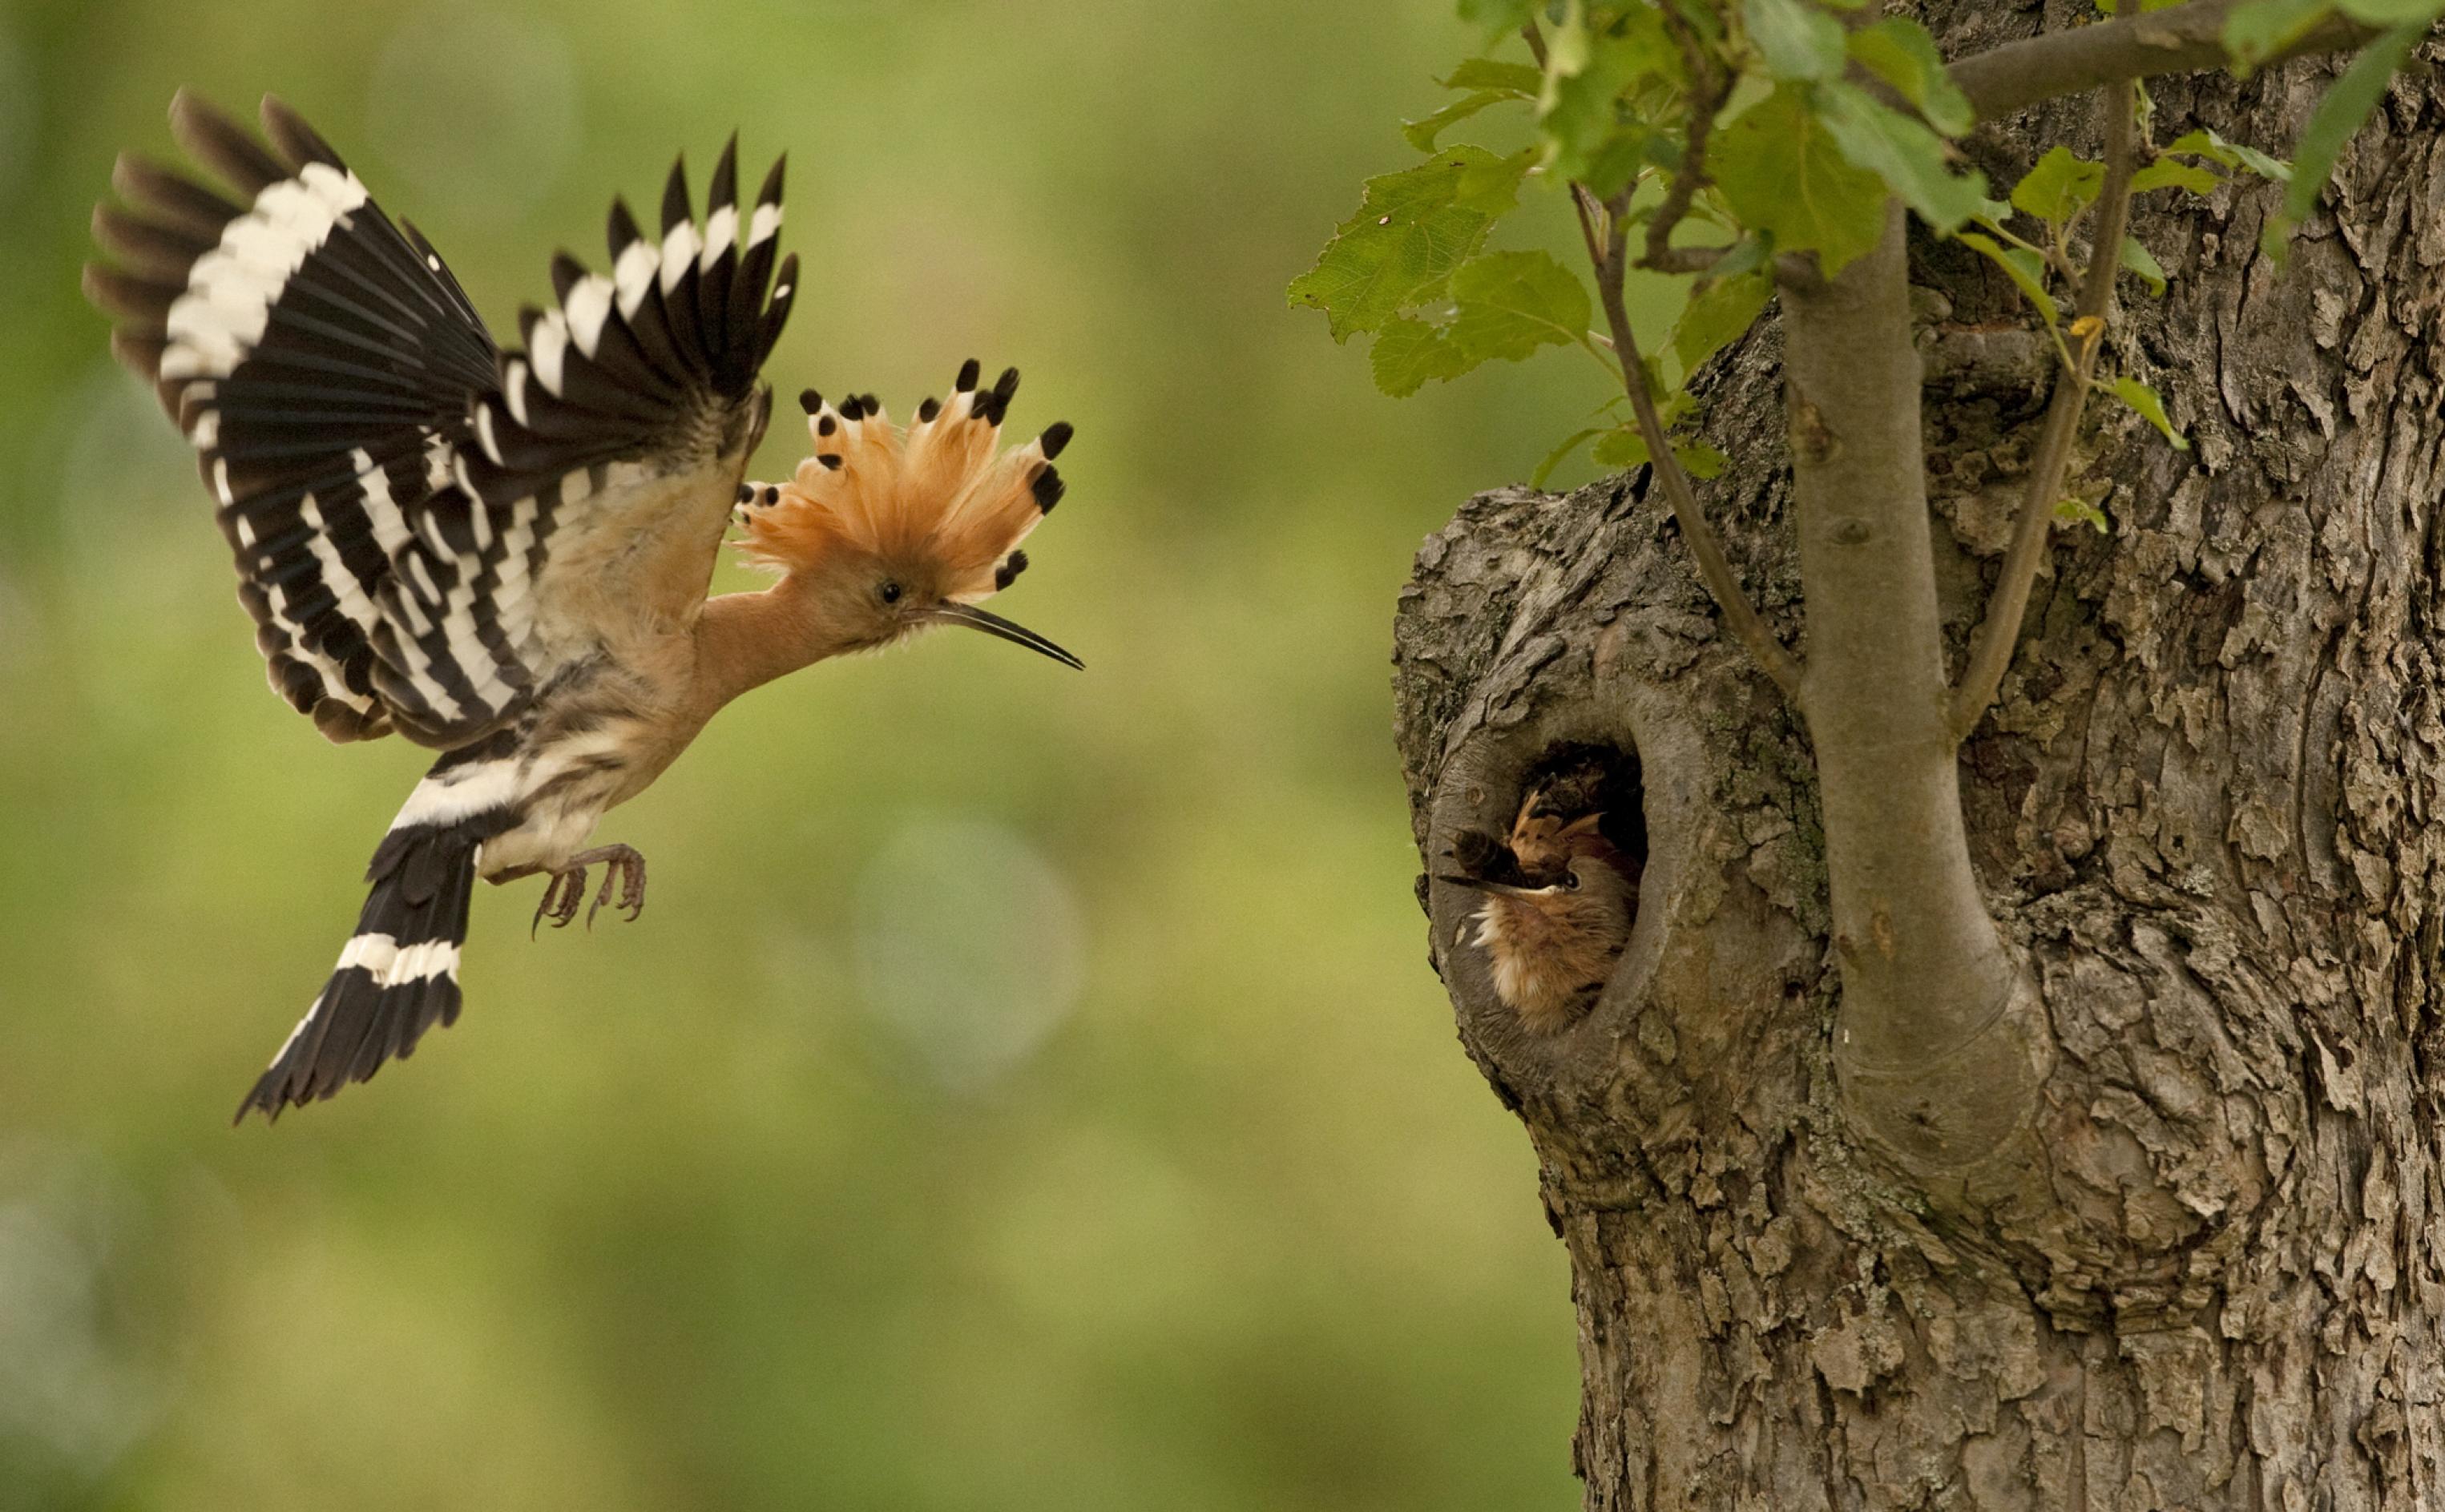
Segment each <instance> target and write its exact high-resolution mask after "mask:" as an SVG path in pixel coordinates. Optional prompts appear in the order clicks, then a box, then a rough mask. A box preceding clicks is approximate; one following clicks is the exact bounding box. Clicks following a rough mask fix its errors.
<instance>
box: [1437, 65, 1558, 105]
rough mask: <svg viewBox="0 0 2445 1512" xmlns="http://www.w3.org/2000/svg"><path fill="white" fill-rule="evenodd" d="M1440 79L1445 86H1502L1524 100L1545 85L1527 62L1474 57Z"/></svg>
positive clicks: (1535, 94) (1530, 97)
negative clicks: (1506, 61)
mask: <svg viewBox="0 0 2445 1512" xmlns="http://www.w3.org/2000/svg"><path fill="white" fill-rule="evenodd" d="M1438 82H1439V83H1441V84H1443V86H1444V87H1445V88H1446V89H1499V90H1502V92H1503V93H1505V94H1513V95H1518V96H1520V97H1521V99H1523V100H1534V99H1535V98H1536V97H1537V92H1538V91H1539V90H1540V89H1542V88H1544V87H1545V76H1544V75H1543V74H1541V73H1540V72H1538V71H1537V70H1536V69H1535V68H1532V67H1530V66H1529V65H1526V64H1524V63H1498V62H1496V61H1495V60H1494V59H1492V58H1471V59H1469V60H1468V61H1467V62H1466V63H1464V64H1462V65H1460V66H1459V67H1457V68H1454V69H1453V70H1452V71H1451V73H1450V74H1449V75H1448V76H1446V77H1445V78H1444V79H1442V80H1440V81H1438Z"/></svg>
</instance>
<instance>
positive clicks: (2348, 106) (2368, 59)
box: [2258, 21, 2428, 261]
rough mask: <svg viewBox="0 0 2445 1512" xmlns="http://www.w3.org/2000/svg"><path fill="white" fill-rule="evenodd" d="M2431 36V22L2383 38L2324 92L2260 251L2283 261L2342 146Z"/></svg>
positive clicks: (2330, 174)
mask: <svg viewBox="0 0 2445 1512" xmlns="http://www.w3.org/2000/svg"><path fill="white" fill-rule="evenodd" d="M2427 34H2428V23H2426V22H2425V21H2420V22H2415V23H2413V24H2412V25H2410V26H2404V27H2397V28H2394V29H2393V30H2391V31H2388V32H2385V33H2383V34H2382V35H2380V37H2379V38H2378V39H2377V40H2376V41H2375V42H2372V43H2370V44H2369V45H2368V46H2367V47H2365V48H2363V49H2361V55H2360V56H2359V57H2357V58H2354V59H2353V60H2352V65H2351V66H2350V67H2348V68H2345V69H2344V70H2343V71H2342V76H2341V77H2340V78H2338V79H2336V81H2335V82H2334V83H2333V84H2329V85H2328V86H2327V88H2326V93H2325V97H2324V99H2322V100H2320V101H2319V102H2318V108H2317V109H2315V110H2313V111H2311V112H2310V113H2309V123H2308V124H2307V125H2305V126H2303V127H2302V128H2301V144H2300V147H2299V149H2298V150H2297V151H2296V153H2295V154H2294V157H2293V159H2292V178H2291V181H2290V182H2289V183H2287V184H2286V185H2285V186H2284V211H2283V213H2282V214H2281V215H2269V216H2268V218H2267V226H2266V229H2265V230H2264V231H2262V232H2261V233H2259V237H2258V245H2259V250H2260V251H2262V252H2266V253H2267V254H2268V256H2270V257H2273V258H2275V259H2277V260H2278V261H2281V260H2282V259H2283V256H2284V250H2285V243H2286V240H2288V239H2289V238H2290V236H2291V234H2292V232H2293V229H2294V228H2295V227H2297V226H2299V225H2300V224H2301V222H2303V221H2305V220H2306V219H2308V218H2309V212H2311V211H2313V210H2315V209H2317V208H2318V196H2320V195H2321V194H2323V193H2324V192H2325V188H2326V180H2327V179H2329V178H2331V177H2334V173H2335V159H2338V158H2340V157H2342V152H2343V145H2344V143H2346V142H2348V141H2350V140H2352V138H2353V136H2354V135H2355V134H2357V133H2358V132H2359V131H2360V129H2361V122H2363V121H2367V120H2368V118H2369V112H2371V111H2373V110H2375V109H2376V108H2377V103H2378V102H2379V101H2380V100H2382V99H2384V98H2385V86H2386V84H2388V83H2389V82H2390V81H2391V80H2392V79H2393V78H2394V73H2395V70H2396V69H2398V68H2399V67H2401V66H2402V61H2403V59H2405V58H2407V57H2409V56H2410V55H2411V49H2412V48H2413V47H2416V46H2417V45H2418V42H2419V39H2420V38H2421V37H2423V36H2426V35H2427Z"/></svg>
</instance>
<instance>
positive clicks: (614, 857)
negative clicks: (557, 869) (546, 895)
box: [569, 846, 645, 929]
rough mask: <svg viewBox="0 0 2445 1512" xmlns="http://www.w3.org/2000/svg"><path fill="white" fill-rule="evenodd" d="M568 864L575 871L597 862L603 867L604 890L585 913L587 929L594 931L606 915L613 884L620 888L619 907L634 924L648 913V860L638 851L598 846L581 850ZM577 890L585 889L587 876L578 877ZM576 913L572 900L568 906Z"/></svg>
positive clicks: (596, 896) (575, 906) (582, 874)
mask: <svg viewBox="0 0 2445 1512" xmlns="http://www.w3.org/2000/svg"><path fill="white" fill-rule="evenodd" d="M594 861H600V862H602V863H603V887H602V889H601V890H600V891H598V892H596V893H595V894H594V905H593V906H592V907H590V908H588V909H587V910H586V927H587V928H588V929H591V928H593V927H594V916H595V915H596V914H598V913H600V912H602V911H603V905H605V904H607V903H609V902H610V901H611V887H612V885H613V884H614V883H617V884H618V885H619V888H620V902H619V905H618V906H619V908H620V910H621V911H622V912H624V913H625V914H626V915H627V916H628V918H629V921H630V922H631V923H634V922H635V920H636V918H637V916H638V915H639V914H641V913H644V911H645V858H644V856H643V855H641V854H639V853H638V852H637V851H636V850H634V849H630V848H629V847H627V846H597V847H596V848H595V849H591V850H582V851H580V852H578V853H577V854H576V855H573V856H571V857H569V865H571V866H575V867H583V866H585V865H587V864H588V862H594ZM577 886H578V889H579V890H580V891H583V890H584V889H585V887H586V874H585V873H584V872H583V871H580V872H579V873H578V879H577ZM576 910H577V905H576V903H575V902H574V901H573V900H572V901H571V903H570V904H569V911H570V912H571V913H574V912H576Z"/></svg>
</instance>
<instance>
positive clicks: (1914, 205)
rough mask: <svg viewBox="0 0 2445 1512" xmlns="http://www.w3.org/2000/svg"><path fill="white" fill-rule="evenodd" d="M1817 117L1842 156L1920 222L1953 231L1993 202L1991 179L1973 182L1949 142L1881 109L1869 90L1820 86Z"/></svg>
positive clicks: (1897, 113)
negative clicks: (1954, 161) (1951, 160)
mask: <svg viewBox="0 0 2445 1512" xmlns="http://www.w3.org/2000/svg"><path fill="white" fill-rule="evenodd" d="M1815 93H1816V97H1817V116H1818V119H1819V120H1820V121H1823V122H1824V124H1825V129H1826V130H1827V131H1828V132H1830V133H1832V134H1833V137H1834V140H1835V141H1837V142H1838V143H1839V144H1840V145H1841V148H1842V156H1843V157H1845V158H1848V159H1851V161H1852V162H1854V163H1857V165H1858V166H1860V167H1862V168H1868V169H1873V170H1874V171H1875V172H1876V175H1877V177H1881V178H1883V179H1884V181H1885V184H1886V186H1887V187H1888V188H1890V189H1892V190H1893V192H1894V194H1896V195H1899V196H1901V198H1902V202H1903V203H1904V204H1906V205H1908V206H1910V207H1911V209H1913V210H1914V211H1917V212H1918V215H1919V218H1920V219H1921V220H1924V221H1926V222H1927V223H1928V224H1929V225H1931V226H1932V227H1934V228H1935V229H1936V230H1937V231H1940V232H1950V231H1953V230H1955V229H1957V228H1959V227H1960V226H1961V225H1963V224H1964V223H1965V222H1967V221H1969V219H1970V218H1971V217H1972V216H1974V215H1977V214H1978V213H1979V211H1980V209H1981V208H1982V207H1984V206H1985V204H1986V203H1987V176H1986V175H1985V174H1982V173H1979V172H1977V171H1976V170H1974V169H1973V170H1972V171H1971V172H1970V173H1969V176H1968V177H1961V176H1959V175H1956V174H1954V173H1953V172H1952V170H1951V169H1950V167H1949V166H1947V165H1946V162H1945V156H1946V154H1945V146H1944V139H1943V138H1942V137H1939V136H1937V135H1936V134H1935V133H1934V132H1932V131H1930V130H1929V129H1928V128H1927V127H1926V126H1924V125H1922V124H1920V123H1919V122H1918V121H1914V120H1913V119H1912V118H1910V117H1909V116H1905V115H1903V114H1902V113H1901V112H1900V111H1898V110H1894V109H1891V108H1889V107H1887V106H1885V105H1882V104H1879V103H1876V100H1875V99H1873V98H1872V97H1871V96H1870V95H1869V94H1868V93H1867V91H1866V90H1863V89H1860V88H1858V87H1857V86H1855V85H1852V84H1843V83H1841V82H1839V81H1836V82H1833V83H1828V84H1819V85H1817V87H1816V91H1815Z"/></svg>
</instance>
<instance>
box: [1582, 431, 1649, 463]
mask: <svg viewBox="0 0 2445 1512" xmlns="http://www.w3.org/2000/svg"><path fill="white" fill-rule="evenodd" d="M1588 456H1589V458H1590V459H1591V460H1593V461H1594V462H1595V463H1596V465H1597V466H1598V467H1607V468H1612V469H1614V471H1616V472H1617V471H1619V470H1621V469H1623V468H1629V467H1636V466H1637V465H1638V464H1639V463H1641V462H1644V461H1646V460H1647V441H1646V439H1645V438H1643V437H1641V436H1640V435H1639V434H1638V427H1637V426H1635V425H1624V426H1622V427H1620V428H1619V429H1617V430H1611V431H1607V432H1606V433H1605V434H1604V436H1603V438H1602V439H1599V440H1598V441H1597V442H1596V450H1595V451H1593V452H1590V453H1589V454H1588Z"/></svg>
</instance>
